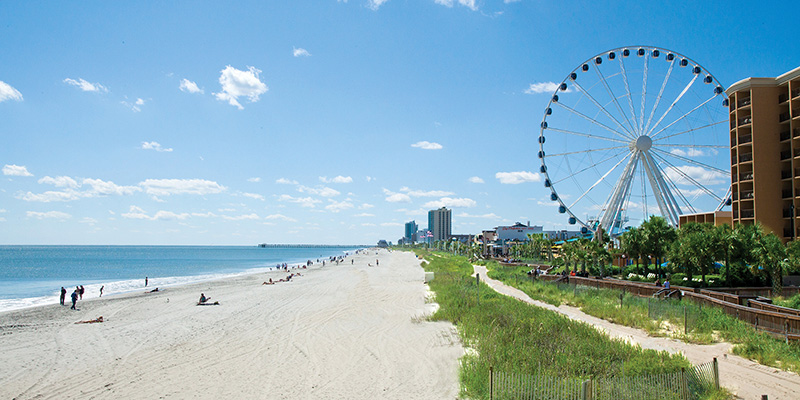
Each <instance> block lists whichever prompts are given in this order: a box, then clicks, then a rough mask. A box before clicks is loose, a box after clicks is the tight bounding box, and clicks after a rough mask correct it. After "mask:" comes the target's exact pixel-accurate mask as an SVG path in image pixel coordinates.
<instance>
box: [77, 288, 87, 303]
mask: <svg viewBox="0 0 800 400" xmlns="http://www.w3.org/2000/svg"><path fill="white" fill-rule="evenodd" d="M85 291H86V289H84V288H83V285H80V286H79V287H78V296H80V298H81V300H83V292H85Z"/></svg>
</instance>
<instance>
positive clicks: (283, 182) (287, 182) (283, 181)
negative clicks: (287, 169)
mask: <svg viewBox="0 0 800 400" xmlns="http://www.w3.org/2000/svg"><path fill="white" fill-rule="evenodd" d="M275 183H280V184H281V185H297V181H293V180H289V179H286V178H278V180H276V181H275Z"/></svg>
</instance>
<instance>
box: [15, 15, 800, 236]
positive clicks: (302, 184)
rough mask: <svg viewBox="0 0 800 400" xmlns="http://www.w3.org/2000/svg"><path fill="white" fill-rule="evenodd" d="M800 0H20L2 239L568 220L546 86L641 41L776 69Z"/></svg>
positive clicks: (719, 71) (732, 75)
mask: <svg viewBox="0 0 800 400" xmlns="http://www.w3.org/2000/svg"><path fill="white" fill-rule="evenodd" d="M651 3H652V4H651ZM656 3H658V4H656ZM798 8H800V6H798V5H797V4H795V3H792V2H789V3H786V2H759V3H758V7H755V6H754V3H752V2H736V1H727V2H706V3H702V4H701V3H697V2H640V1H637V2H573V1H564V2H549V1H548V2H546V1H529V0H520V1H509V0H506V1H489V0H485V1H467V0H451V1H448V0H385V1H377V0H372V1H367V0H348V1H336V0H315V1H304V0H293V1H255V2H245V1H242V2H236V3H228V2H199V1H191V2H177V1H176V2H100V1H94V2H55V1H47V2H36V1H3V2H0V20H1V21H2V24H0V54H2V62H0V135H2V138H3V146H0V166H3V170H2V171H3V175H2V176H0V243H3V244H245V245H249V244H255V243H260V242H270V243H329V244H350V243H366V244H371V243H375V242H376V241H377V240H378V239H387V240H391V241H395V240H397V238H399V237H401V236H402V234H403V226H402V224H403V223H404V222H406V221H410V220H412V219H414V220H416V221H417V223H418V224H420V225H421V226H424V225H425V224H426V221H427V217H426V212H427V210H429V209H432V208H437V207H438V206H441V205H445V206H448V207H450V208H452V209H453V210H454V211H453V230H454V233H475V232H479V231H480V230H482V229H488V228H493V227H495V226H497V225H503V224H510V223H513V222H515V221H522V222H527V221H531V223H532V224H537V225H544V226H545V229H554V228H566V227H567V223H566V222H567V221H566V219H565V217H564V216H563V215H561V214H558V213H557V212H556V210H555V208H554V207H552V206H551V205H552V202H550V200H549V196H550V192H549V191H548V190H547V189H545V188H544V187H543V184H542V182H541V177H540V176H539V174H538V169H539V166H540V163H539V160H538V159H537V158H536V153H537V151H538V150H539V149H538V145H537V137H538V135H539V123H540V122H541V120H542V115H543V112H544V109H545V108H546V107H547V104H548V101H549V100H550V97H551V95H552V91H553V89H552V85H550V86H548V84H549V83H551V82H556V83H557V82H561V81H562V80H563V79H564V78H565V77H566V76H567V74H568V73H569V72H570V71H572V70H573V69H574V68H576V67H578V66H579V65H580V64H581V63H582V62H583V61H585V60H586V59H588V58H589V57H592V56H594V55H596V54H599V53H601V52H604V51H606V50H608V49H612V48H617V47H621V46H627V45H637V44H644V45H651V46H658V47H661V48H666V49H672V50H675V51H677V52H680V53H682V54H685V55H687V56H689V57H691V58H692V59H694V60H695V61H697V62H699V63H700V64H702V65H703V67H704V68H706V69H707V70H708V71H710V72H711V73H713V74H714V76H715V77H716V79H717V80H718V81H719V82H720V83H721V84H722V85H724V86H727V85H730V84H732V83H734V82H736V81H738V80H740V79H743V78H745V77H748V76H776V75H778V74H781V73H783V72H786V71H788V70H790V69H793V68H795V67H797V66H798V65H799V64H800V58H798V57H797V56H796V55H797V54H800V51H799V50H800V48H799V47H800V42H798V41H797V40H796V32H794V31H793V30H792V23H791V21H790V20H789V19H788V18H781V17H780V15H796V14H797V13H798V11H800V10H798ZM777 9H783V10H785V11H784V12H781V13H778V14H776V13H775V10H777ZM537 84H545V85H543V87H545V88H549V89H548V90H543V91H536V90H532V86H531V85H537ZM534 87H537V86H534Z"/></svg>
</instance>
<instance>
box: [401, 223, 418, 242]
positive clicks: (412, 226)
mask: <svg viewBox="0 0 800 400" xmlns="http://www.w3.org/2000/svg"><path fill="white" fill-rule="evenodd" d="M418 229H419V227H417V221H409V222H406V234H405V236H404V238H405V239H406V241H407V242H408V243H412V244H413V243H415V242H416V241H417V230H418Z"/></svg>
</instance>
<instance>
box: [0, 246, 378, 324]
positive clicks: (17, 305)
mask: <svg viewBox="0 0 800 400" xmlns="http://www.w3.org/2000/svg"><path fill="white" fill-rule="evenodd" d="M0 247H5V248H9V247H18V246H14V245H2V246H0ZM27 247H39V248H42V247H49V248H62V247H63V248H75V247H84V248H107V247H128V248H176V247H183V248H193V247H197V248H210V247H216V248H217V249H221V248H241V249H258V246H172V245H155V246H154V245H142V246H139V245H130V246H104V245H94V246H92V245H87V246H84V245H81V246H71V245H65V246H60V245H46V246H27ZM288 248H308V249H318V248H340V249H342V252H341V254H333V255H328V254H326V255H319V256H315V257H313V258H307V257H294V258H287V259H284V260H279V261H276V260H270V261H269V263H270V265H271V266H266V265H263V266H245V265H242V266H241V268H242V269H241V270H239V271H236V272H225V271H226V268H225V266H223V265H221V266H220V267H219V268H220V270H219V271H218V272H213V271H209V273H202V274H198V275H169V276H152V277H151V278H150V282H149V283H150V284H149V285H148V286H147V287H145V286H143V285H142V284H141V283H143V280H144V277H141V278H136V279H125V278H113V277H112V278H99V279H85V280H83V282H88V283H83V286H84V287H85V288H86V292H85V294H84V299H85V300H81V301H87V300H90V299H96V298H99V290H100V287H101V286H105V291H104V293H103V295H104V296H119V295H122V294H127V293H135V292H137V291H139V290H145V289H152V288H155V287H177V286H180V285H189V284H194V283H201V282H208V281H213V280H218V279H231V278H235V277H237V276H242V275H249V274H259V273H269V272H271V271H276V265H277V264H288V265H289V266H292V265H295V266H296V265H300V264H305V262H306V261H308V260H310V261H312V262H314V265H316V264H317V263H316V260H317V259H319V260H320V262H321V261H322V260H325V261H328V258H329V257H334V256H339V255H341V256H343V255H344V254H345V253H347V254H353V253H354V252H356V251H359V250H362V249H363V248H354V247H350V246H339V245H336V246H326V245H315V246H314V247H302V246H300V245H292V246H291V247H288ZM176 272H178V273H180V272H184V271H176ZM65 281H66V279H65ZM43 282H51V280H45V281H43ZM52 282H57V281H56V280H52ZM76 282H80V280H78V279H73V282H72V283H75V284H76V285H80V284H81V283H76ZM29 284H34V285H35V281H30V282H29ZM61 286H63V287H65V288H66V289H67V296H66V301H65V304H67V303H70V299H69V296H70V294H71V293H72V290H73V288H74V287H75V286H74V285H70V284H68V285H63V283H60V282H59V283H58V285H55V286H53V291H52V293H51V294H47V295H42V296H28V297H15V298H8V299H2V298H0V314H2V313H6V312H10V311H18V310H26V309H31V308H35V307H44V306H49V305H59V293H58V291H59V289H58V288H59V287H61Z"/></svg>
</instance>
